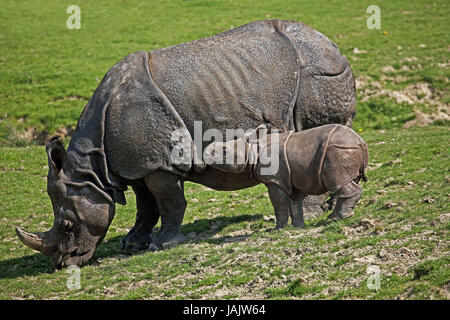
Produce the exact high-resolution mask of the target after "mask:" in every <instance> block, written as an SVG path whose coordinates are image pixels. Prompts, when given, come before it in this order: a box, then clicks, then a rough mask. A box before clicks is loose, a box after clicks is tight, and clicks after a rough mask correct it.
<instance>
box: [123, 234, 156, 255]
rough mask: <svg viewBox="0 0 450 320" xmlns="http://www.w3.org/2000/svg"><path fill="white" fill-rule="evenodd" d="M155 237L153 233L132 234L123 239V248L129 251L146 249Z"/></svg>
mask: <svg viewBox="0 0 450 320" xmlns="http://www.w3.org/2000/svg"><path fill="white" fill-rule="evenodd" d="M153 239H154V234H153V233H147V234H142V235H139V236H136V235H132V236H131V237H125V238H124V239H123V240H122V248H123V249H124V250H127V251H136V250H145V249H147V248H148V246H149V244H150V243H151V242H152V240H153Z"/></svg>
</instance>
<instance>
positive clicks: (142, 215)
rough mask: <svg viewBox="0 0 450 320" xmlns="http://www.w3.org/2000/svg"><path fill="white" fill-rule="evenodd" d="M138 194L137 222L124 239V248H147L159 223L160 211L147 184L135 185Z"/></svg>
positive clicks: (132, 249) (135, 191) (131, 249)
mask: <svg viewBox="0 0 450 320" xmlns="http://www.w3.org/2000/svg"><path fill="white" fill-rule="evenodd" d="M133 191H134V193H135V194H136V207H137V214H136V222H135V224H134V226H133V228H131V230H130V231H129V232H128V234H127V235H126V236H125V237H124V238H123V239H122V248H123V249H125V250H130V251H134V250H145V249H147V248H148V246H149V244H150V242H151V241H152V237H153V233H152V230H153V227H154V226H155V225H156V223H158V220H159V211H158V206H157V204H156V199H155V197H154V196H153V194H152V193H151V192H150V191H149V190H148V188H147V186H146V185H145V184H140V185H135V186H133Z"/></svg>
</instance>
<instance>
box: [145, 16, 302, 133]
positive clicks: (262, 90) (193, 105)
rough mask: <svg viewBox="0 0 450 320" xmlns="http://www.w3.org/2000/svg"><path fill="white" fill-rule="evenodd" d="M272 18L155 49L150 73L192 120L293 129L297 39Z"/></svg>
mask: <svg viewBox="0 0 450 320" xmlns="http://www.w3.org/2000/svg"><path fill="white" fill-rule="evenodd" d="M280 28H281V24H280V23H279V21H278V23H273V22H272V21H259V22H254V23H250V24H247V25H244V26H241V27H238V28H236V29H232V30H229V31H226V32H223V33H221V34H218V35H214V36H211V37H207V38H203V39H200V40H197V41H193V42H189V43H183V44H179V45H176V46H173V47H169V48H164V49H159V50H155V51H152V52H150V56H151V59H150V71H151V74H152V76H153V78H154V80H155V82H156V83H157V84H158V86H159V87H160V88H161V90H162V91H163V92H164V93H165V94H166V96H167V97H168V99H169V100H170V101H171V102H172V104H173V106H174V107H175V108H176V109H177V111H178V113H179V114H180V116H181V117H182V118H183V120H184V121H185V123H186V126H187V128H188V130H189V131H190V132H192V130H193V122H194V121H195V120H202V122H203V129H204V130H206V129H209V128H216V129H219V130H221V131H225V129H227V128H228V129H237V128H242V129H249V128H256V127H257V126H258V125H259V124H261V123H270V124H272V125H274V126H276V127H277V128H284V129H288V128H289V127H290V126H292V123H290V120H291V115H292V109H293V107H294V104H295V100H296V94H297V93H296V90H297V86H298V74H299V64H298V55H297V52H296V50H295V49H294V47H293V46H292V43H291V42H290V41H289V39H288V38H287V37H286V36H285V35H284V33H283V32H282V30H281V29H280Z"/></svg>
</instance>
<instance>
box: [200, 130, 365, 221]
mask: <svg viewBox="0 0 450 320" xmlns="http://www.w3.org/2000/svg"><path fill="white" fill-rule="evenodd" d="M261 130H266V128H265V127H264V126H260V127H258V130H257V131H258V132H257V134H260V132H259V131H261ZM260 136H261V134H260ZM251 137H252V135H248V136H246V137H241V138H239V139H236V140H231V141H227V142H214V143H212V144H210V145H209V146H208V147H207V148H206V149H205V157H204V159H205V161H206V163H207V164H206V166H211V167H213V168H216V169H218V170H221V171H224V172H228V173H239V174H246V175H248V176H249V177H251V178H253V179H255V181H258V182H260V183H264V184H265V185H266V186H267V187H268V189H269V196H270V200H271V201H272V204H273V206H274V209H275V216H276V223H277V228H282V227H284V226H286V224H287V222H288V217H289V216H291V219H292V224H293V225H294V226H296V227H303V226H304V225H305V224H304V220H303V206H302V200H303V198H304V197H305V196H306V195H311V194H313V195H318V194H323V193H325V192H328V191H329V192H331V194H332V196H333V198H334V199H335V201H336V206H335V208H334V210H333V212H332V213H331V215H330V216H329V218H331V219H342V218H346V217H349V216H351V215H353V214H354V212H353V209H354V208H355V206H356V204H357V202H358V201H359V199H360V197H361V194H362V190H361V188H360V187H359V186H358V184H357V183H358V182H359V181H360V179H363V180H364V181H367V179H366V176H365V173H364V171H365V169H366V167H367V164H368V159H369V151H368V148H367V144H366V143H365V141H364V140H363V139H362V138H361V137H360V136H359V135H357V134H356V133H355V132H354V131H353V130H352V129H350V128H348V127H346V126H342V125H337V124H329V125H324V126H320V127H317V128H313V129H308V130H305V131H302V132H293V131H289V132H286V133H281V134H280V133H272V134H268V135H263V137H264V138H263V139H257V138H254V137H253V138H251ZM275 148H277V149H276V150H275ZM272 154H273V155H276V157H275V158H274V157H272ZM262 155H264V162H263V161H262ZM239 159H240V161H239ZM269 160H270V161H269ZM274 161H275V162H277V165H276V166H273V164H274V163H273V162H274ZM270 167H273V170H271V171H270V170H267V169H270ZM204 169H205V167H204V166H202V168H201V170H204ZM265 169H266V170H265Z"/></svg>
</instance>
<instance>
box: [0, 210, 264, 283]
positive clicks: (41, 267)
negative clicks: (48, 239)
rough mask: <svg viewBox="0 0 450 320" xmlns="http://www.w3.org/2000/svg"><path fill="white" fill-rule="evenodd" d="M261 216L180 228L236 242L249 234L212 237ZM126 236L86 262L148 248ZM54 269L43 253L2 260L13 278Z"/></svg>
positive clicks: (5, 274) (1, 273)
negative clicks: (127, 243) (130, 243)
mask: <svg viewBox="0 0 450 320" xmlns="http://www.w3.org/2000/svg"><path fill="white" fill-rule="evenodd" d="M260 219H262V215H261V214H253V215H251V214H243V215H237V216H232V217H223V216H222V217H215V218H212V219H200V220H197V221H195V222H191V223H187V224H185V225H183V226H182V227H181V229H182V232H183V233H184V234H187V233H190V232H195V233H197V234H198V233H204V234H206V237H203V239H200V238H199V239H195V242H196V243H200V242H208V243H222V242H225V241H226V242H237V241H244V240H245V239H246V238H248V236H235V237H230V236H224V237H220V238H217V239H212V237H213V236H214V235H215V234H217V233H219V232H220V231H221V230H223V229H224V228H225V227H227V226H229V225H232V224H236V223H240V222H244V221H256V220H260ZM123 237H124V235H120V236H116V237H112V238H109V239H106V240H104V241H103V242H102V243H101V244H100V246H99V247H98V248H97V250H96V252H95V254H94V257H93V258H92V259H91V260H90V261H89V262H88V263H87V264H86V265H88V266H95V265H96V260H97V259H101V258H107V257H111V256H115V255H119V254H120V255H128V256H130V257H131V256H133V255H136V254H141V253H144V252H147V251H145V250H143V251H135V252H129V251H125V250H123V249H122V244H121V240H122V238H123ZM169 250H170V249H169ZM54 270H55V269H54V268H53V266H52V265H51V264H50V260H49V259H48V258H47V257H46V256H44V255H43V254H40V253H36V254H33V255H31V256H25V257H20V258H13V259H8V260H3V261H0V279H14V278H19V277H26V276H37V275H40V274H45V273H47V274H51V273H53V272H54Z"/></svg>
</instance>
